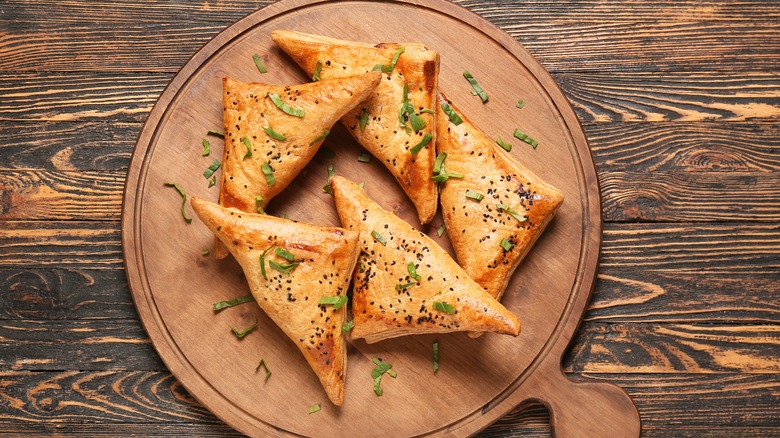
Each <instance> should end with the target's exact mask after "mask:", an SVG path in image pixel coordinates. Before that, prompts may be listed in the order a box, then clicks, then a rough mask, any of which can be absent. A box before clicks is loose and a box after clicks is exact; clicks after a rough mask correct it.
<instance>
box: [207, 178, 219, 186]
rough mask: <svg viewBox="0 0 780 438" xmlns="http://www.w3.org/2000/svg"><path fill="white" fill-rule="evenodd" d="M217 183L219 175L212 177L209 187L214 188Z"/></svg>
mask: <svg viewBox="0 0 780 438" xmlns="http://www.w3.org/2000/svg"><path fill="white" fill-rule="evenodd" d="M216 183H217V177H216V176H214V177H212V178H211V179H210V180H209V187H208V188H212V187H214V184H216Z"/></svg>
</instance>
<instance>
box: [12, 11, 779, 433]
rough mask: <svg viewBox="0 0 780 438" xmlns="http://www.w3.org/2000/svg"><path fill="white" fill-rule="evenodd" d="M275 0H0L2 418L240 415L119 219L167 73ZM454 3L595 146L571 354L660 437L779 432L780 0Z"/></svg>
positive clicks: (46, 424) (576, 369) (522, 413)
mask: <svg viewBox="0 0 780 438" xmlns="http://www.w3.org/2000/svg"><path fill="white" fill-rule="evenodd" d="M268 3H269V2H268V1H250V0H224V1H222V0H217V1H214V0H199V1H193V2H190V1H186V0H149V1H146V0H143V1H141V0H120V1H115V0H96V1H87V0H72V1H68V2H63V1H60V0H2V1H0V199H1V200H0V433H2V434H19V433H35V434H46V435H49V434H60V433H61V434H78V435H89V436H95V435H106V436H121V435H127V434H134V433H135V434H141V435H171V436H173V435H176V436H193V435H199V436H203V435H210V436H213V435H218V436H229V435H234V434H235V432H234V431H232V430H231V429H230V428H229V427H227V426H226V425H225V424H223V423H222V422H220V421H219V420H218V419H217V418H215V417H214V416H213V415H211V414H210V413H209V412H208V411H207V410H206V409H204V408H203V407H201V406H200V405H199V404H198V403H197V402H196V401H195V400H193V399H192V398H191V397H190V396H189V395H188V394H187V392H186V390H185V389H184V388H183V387H182V386H181V385H180V384H179V383H178V382H177V381H176V379H174V378H173V377H172V376H171V375H170V373H169V372H168V371H167V370H166V368H165V366H164V365H163V363H162V362H161V361H160V359H159V357H158V356H157V354H156V353H155V351H154V348H153V347H152V345H151V344H150V342H149V340H148V338H147V336H146V334H145V332H144V330H143V328H142V327H141V325H140V322H139V321H138V317H137V315H136V312H135V308H134V306H133V303H132V300H131V298H130V292H129V290H128V286H127V282H126V279H125V273H124V267H123V263H122V247H121V242H120V221H119V218H120V213H121V204H122V190H123V183H124V179H125V174H126V170H127V166H128V163H129V160H130V156H131V154H132V151H133V146H134V144H135V140H136V136H137V134H138V132H139V131H140V129H141V126H142V123H143V121H144V120H145V118H146V116H147V114H148V112H149V111H150V109H151V107H152V105H153V104H154V102H155V100H156V99H157V97H158V96H159V95H160V93H161V92H162V90H163V88H164V87H165V85H166V84H167V83H168V81H169V80H170V79H171V78H172V77H173V75H174V74H175V73H176V71H177V70H178V69H179V67H181V66H182V65H183V64H184V63H185V62H186V61H187V60H188V59H189V57H190V56H192V55H193V54H194V53H195V52H196V51H197V50H198V49H199V48H200V47H201V46H202V45H203V44H204V43H206V42H207V41H208V40H209V39H210V38H211V37H213V36H214V35H215V34H217V33H218V32H220V31H221V30H223V29H224V28H225V27H227V26H229V25H230V24H231V23H232V22H234V21H235V20H237V19H239V18H241V17H243V16H244V15H246V14H248V13H250V12H252V11H254V10H255V9H257V8H260V7H262V6H264V5H267V4H268ZM456 3H458V4H461V5H463V6H465V7H467V8H469V9H471V10H473V11H475V12H477V13H479V14H480V15H482V16H483V17H485V18H487V19H488V20H490V21H492V22H493V23H495V24H497V25H499V26H500V27H502V28H503V29H504V30H506V31H507V32H509V33H510V34H511V35H512V36H514V37H515V38H516V39H517V40H518V41H519V42H520V43H522V44H523V45H524V46H525V47H526V48H528V49H529V50H530V51H531V52H532V53H533V54H534V55H535V56H536V57H537V58H538V59H539V60H540V61H541V63H542V64H543V65H544V66H545V67H546V68H547V69H548V70H549V71H550V72H551V73H552V74H553V76H554V77H555V79H556V80H557V81H558V82H559V84H560V85H561V87H562V88H563V90H564V92H565V93H566V95H567V96H568V97H569V99H570V101H571V103H572V105H573V106H574V108H575V110H576V112H577V114H578V116H579V117H580V120H581V121H582V123H583V126H584V128H585V132H586V134H587V135H588V139H589V141H590V144H591V147H592V149H593V154H594V157H595V160H596V165H597V169H598V172H599V178H600V182H601V191H602V197H603V215H604V219H605V222H606V223H605V227H604V243H603V250H602V257H601V267H600V270H599V275H598V283H597V286H596V289H595V292H594V296H593V300H592V303H591V305H590V308H589V310H588V312H587V314H586V315H585V320H584V322H583V325H582V326H581V329H580V331H579V333H578V336H577V337H576V339H575V340H574V342H573V345H572V347H571V349H570V351H569V353H568V354H567V356H566V357H565V359H564V369H565V370H566V372H567V373H568V374H569V375H570V377H571V378H573V379H578V380H579V379H582V380H587V379H591V380H603V381H609V382H614V383H616V384H618V385H620V386H621V387H623V388H624V389H625V390H626V391H627V392H628V393H629V394H630V395H631V396H632V397H633V399H634V401H635V403H636V405H637V407H638V409H639V412H640V414H641V417H642V421H643V436H648V437H652V436H669V437H672V436H674V437H681V436H701V435H707V436H733V437H744V436H780V407H779V406H780V123H779V122H780V73H778V72H780V3H778V2H776V1H759V0H741V1H693V0H682V1H677V0H674V1H671V0H657V1H653V2H649V1H638V0H578V1H565V0H559V1H536V0H530V1H509V0H502V1H499V0H460V1H456ZM548 423H549V416H548V413H547V411H546V409H545V408H544V407H543V406H540V405H529V406H522V407H519V408H518V409H516V410H515V411H513V412H512V413H511V414H509V415H508V416H506V417H505V418H503V419H502V420H500V421H499V422H498V423H496V424H494V425H493V426H491V427H490V428H488V429H486V430H485V431H484V432H482V434H481V436H482V437H499V436H501V437H510V436H548V435H549V434H550V427H549V424H548Z"/></svg>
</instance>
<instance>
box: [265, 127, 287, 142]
mask: <svg viewBox="0 0 780 438" xmlns="http://www.w3.org/2000/svg"><path fill="white" fill-rule="evenodd" d="M263 131H265V133H266V134H268V136H269V137H271V138H273V139H274V140H279V141H285V140H287V137H285V136H284V135H282V134H280V133H278V132H276V131H274V128H272V127H270V126H266V127H265V128H263Z"/></svg>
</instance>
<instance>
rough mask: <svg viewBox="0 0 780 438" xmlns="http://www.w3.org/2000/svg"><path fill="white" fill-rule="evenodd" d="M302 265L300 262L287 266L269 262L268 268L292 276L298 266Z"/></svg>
mask: <svg viewBox="0 0 780 438" xmlns="http://www.w3.org/2000/svg"><path fill="white" fill-rule="evenodd" d="M298 265H300V263H298V262H294V263H290V264H287V265H280V264H279V263H277V262H275V261H273V260H269V261H268V266H270V267H271V268H273V269H276V270H277V271H279V272H281V273H282V274H284V275H290V273H292V271H293V270H294V269H295V267H296V266H298Z"/></svg>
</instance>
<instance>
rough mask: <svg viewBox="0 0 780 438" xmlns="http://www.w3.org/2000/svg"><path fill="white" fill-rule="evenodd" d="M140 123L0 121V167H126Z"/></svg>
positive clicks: (35, 168) (70, 168) (78, 169)
mask: <svg viewBox="0 0 780 438" xmlns="http://www.w3.org/2000/svg"><path fill="white" fill-rule="evenodd" d="M140 131H141V124H140V123H114V122H111V121H101V122H11V121H0V138H3V139H4V143H3V145H2V147H0V167H2V168H4V169H29V170H75V171H116V170H125V171H126V170H127V167H128V165H129V164H130V156H131V155H132V152H133V147H135V140H136V138H137V137H138V133H139V132H140Z"/></svg>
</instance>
